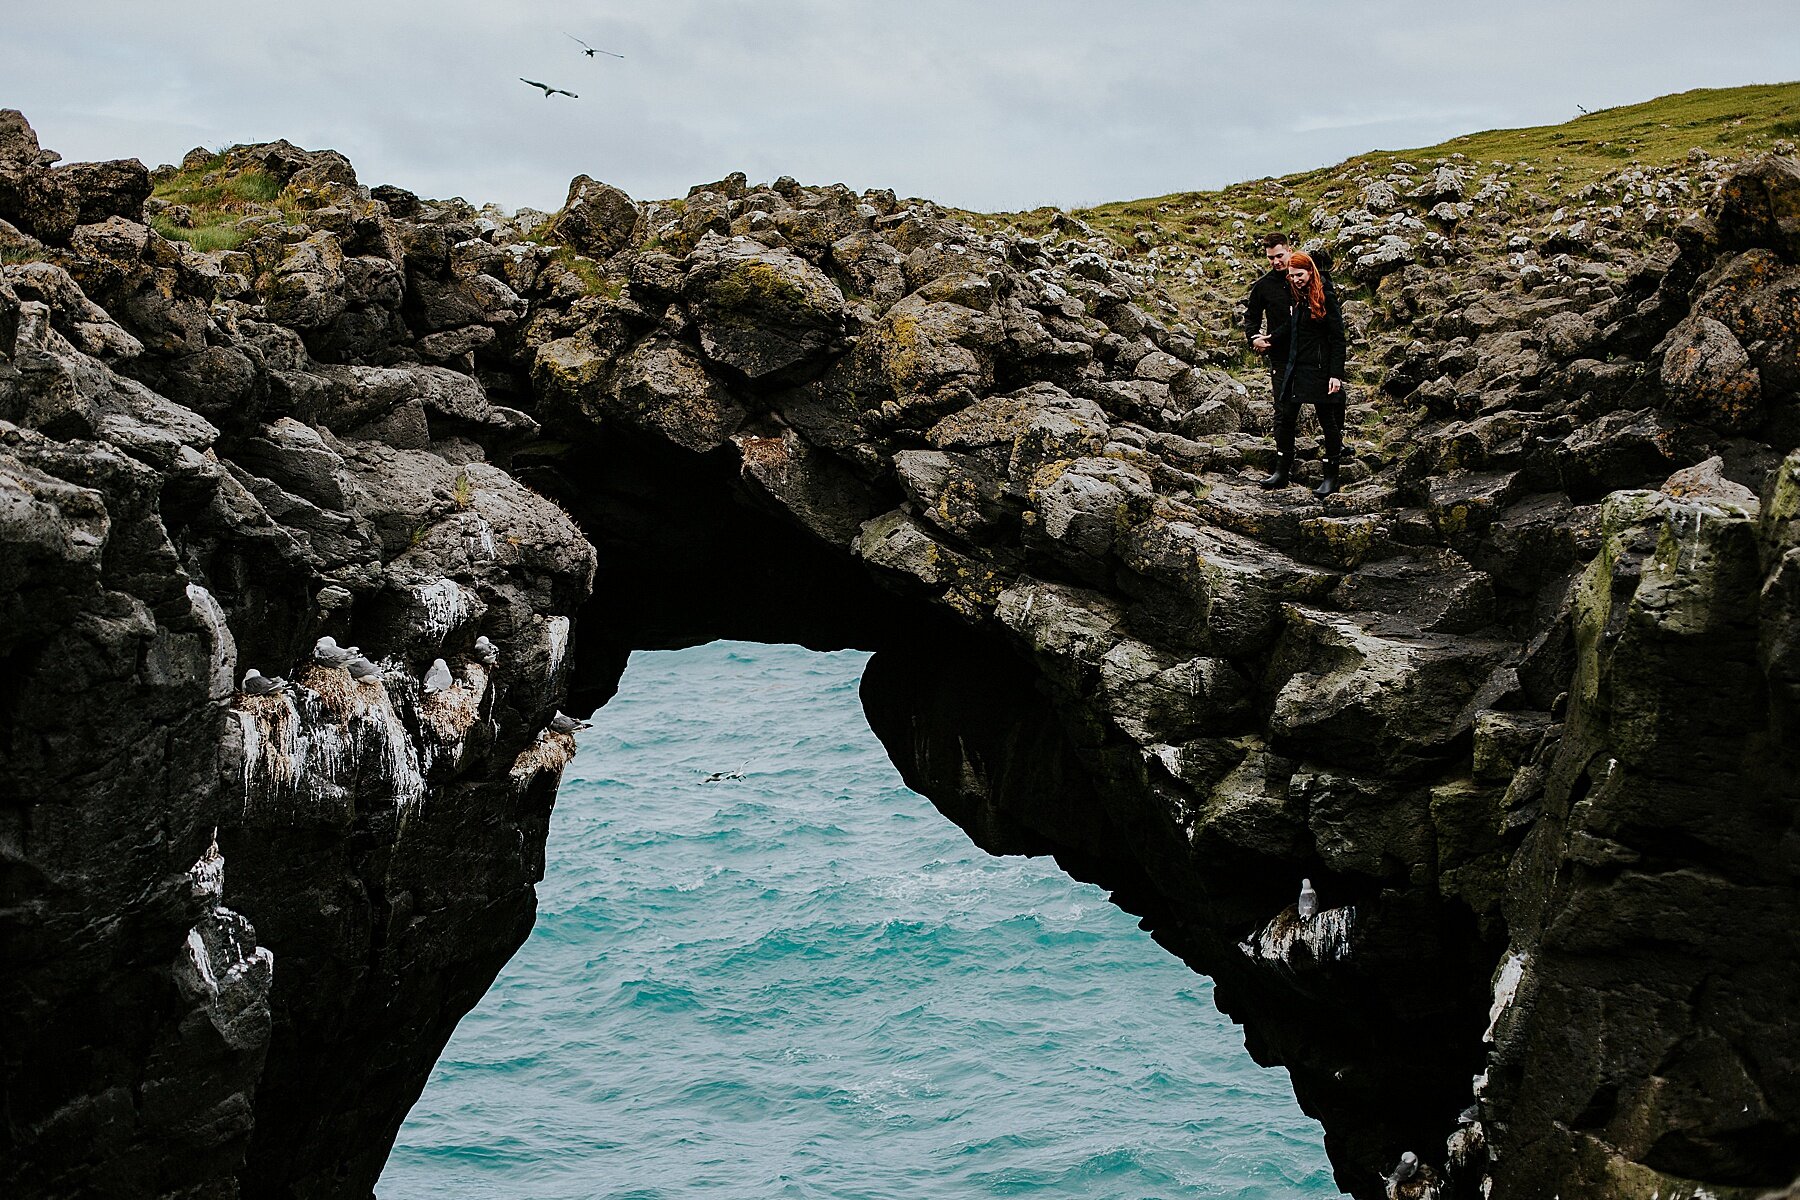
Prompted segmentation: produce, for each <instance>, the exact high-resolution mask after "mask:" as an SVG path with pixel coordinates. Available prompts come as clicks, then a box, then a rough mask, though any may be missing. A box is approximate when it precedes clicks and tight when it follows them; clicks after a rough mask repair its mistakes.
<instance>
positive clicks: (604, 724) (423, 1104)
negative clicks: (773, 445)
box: [378, 642, 1338, 1200]
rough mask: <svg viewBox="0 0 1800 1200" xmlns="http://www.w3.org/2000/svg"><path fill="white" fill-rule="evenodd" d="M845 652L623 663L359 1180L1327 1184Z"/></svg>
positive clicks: (1078, 892)
mask: <svg viewBox="0 0 1800 1200" xmlns="http://www.w3.org/2000/svg"><path fill="white" fill-rule="evenodd" d="M867 657H868V656H867V655H864V654H860V653H856V652H852V651H845V652H841V653H836V654H813V653H810V652H808V651H805V650H802V649H799V648H796V647H792V646H761V645H750V644H745V643H735V642H717V643H714V644H712V645H709V646H700V647H695V648H693V649H691V650H683V651H678V652H671V653H654V654H639V655H636V656H634V657H633V658H632V660H631V665H630V667H629V669H628V670H627V671H626V673H625V678H624V682H623V684H622V686H621V688H620V692H619V696H618V698H617V699H615V700H614V701H613V702H612V703H611V704H609V705H608V706H607V707H606V708H604V709H602V710H601V711H600V712H599V713H598V714H597V715H596V718H595V720H596V724H595V728H594V729H592V730H590V731H588V732H587V733H584V734H582V735H581V753H580V755H579V756H578V757H577V758H576V760H575V761H574V762H573V763H572V764H571V765H570V767H569V768H568V770H567V771H566V772H565V774H564V776H563V785H562V789H561V792H560V795H559V798H558V801H557V807H556V813H555V816H554V818H553V820H552V824H551V832H550V845H549V852H548V869H547V874H546V878H545V880H544V882H543V884H541V885H540V887H539V898H540V901H539V913H538V921H537V927H536V928H535V930H534V931H533V932H532V935H531V937H530V939H529V940H528V941H527V942H526V944H525V946H524V947H523V948H522V949H521V950H520V951H519V953H518V954H517V955H516V956H515V957H514V959H513V960H512V962H511V963H509V964H508V965H507V967H506V969H505V970H504V971H503V972H502V973H501V975H500V977H499V979H498V980H497V981H496V982H495V984H494V986H493V988H492V989H491V990H490V991H489V993H488V995H487V996H486V997H485V998H484V999H483V1000H482V1002H481V1004H480V1005H479V1006H477V1007H476V1009H475V1010H474V1011H473V1012H471V1013H470V1014H469V1015H468V1016H467V1017H466V1018H465V1019H464V1020H463V1022H462V1024H461V1026H460V1027H459V1028H458V1030H457V1033H456V1036H455V1037H454V1038H453V1039H452V1040H451V1042H450V1045H449V1048H448V1049H447V1050H446V1051H445V1054H444V1056H443V1058H442V1060H441V1061H440V1062H439V1063H438V1065H437V1068H436V1070H435V1072H434V1073H433V1075H432V1079H431V1082H430V1084H429V1085H428V1086H427V1087H426V1089H425V1093H424V1095H423V1097H422V1098H421V1099H420V1100H419V1103H418V1104H417V1105H416V1106H415V1107H414V1109H413V1111H412V1114H411V1116H410V1117H409V1119H408V1120H407V1123H406V1126H405V1127H404V1128H403V1129H402V1130H401V1132H400V1139H399V1142H398V1144H397V1145H396V1147H395V1149H394V1154H393V1157H392V1159H391V1160H390V1161H389V1164H388V1167H387V1170H386V1172H385V1174H384V1175H383V1176H382V1179H381V1183H380V1186H379V1189H378V1192H379V1195H380V1196H381V1197H382V1198H383V1200H420V1198H424V1197H452V1196H454V1197H469V1196H482V1197H516V1198H518V1200H527V1198H529V1200H552V1198H569V1200H576V1198H581V1200H585V1198H587V1197H610V1198H612V1200H683V1198H688V1197H709V1198H715V1200H727V1198H729V1200H736V1198H739V1197H742V1198H744V1200H762V1198H765V1197H770V1198H773V1197H794V1198H807V1200H813V1198H816V1200H890V1198H891V1200H918V1198H921V1197H924V1198H929V1200H965V1198H966V1200H974V1198H977V1197H995V1196H1007V1197H1014V1196H1044V1197H1058V1198H1063V1197H1069V1198H1082V1197H1088V1198H1093V1200H1147V1198H1151V1197H1156V1198H1162V1200H1176V1198H1179V1197H1210V1196H1232V1197H1247V1198H1256V1200H1262V1198H1267V1200H1275V1198H1277V1197H1279V1198H1281V1200H1291V1198H1293V1197H1309V1196H1336V1195H1338V1192H1337V1190H1336V1188H1334V1187H1333V1186H1332V1184H1331V1174H1330V1169H1329V1167H1328V1166H1327V1164H1326V1161H1325V1155H1324V1150H1323V1149H1322V1146H1321V1140H1320V1132H1319V1128H1318V1126H1317V1125H1315V1124H1314V1123H1313V1122H1312V1121H1310V1120H1308V1119H1307V1118H1306V1117H1305V1116H1303V1115H1302V1114H1301V1113H1300V1111H1299V1109H1298V1107H1297V1106H1296V1104H1295V1102H1294V1099H1293V1096H1292V1093H1291V1092H1290V1091H1289V1089H1288V1083H1287V1077H1286V1075H1285V1074H1284V1073H1282V1072H1280V1071H1265V1070H1262V1069H1259V1068H1258V1067H1257V1066H1256V1065H1255V1064H1254V1063H1252V1062H1251V1061H1250V1058H1249V1056H1248V1055H1247V1054H1246V1053H1245V1051H1244V1048H1243V1039H1242V1035H1241V1032H1240V1031H1239V1030H1238V1029H1237V1028H1236V1027H1234V1026H1233V1025H1232V1024H1231V1023H1230V1022H1229V1021H1228V1020H1226V1019H1225V1018H1224V1017H1223V1016H1221V1015H1220V1014H1219V1013H1218V1011H1217V1010H1216V1009H1215V1008H1214V1007H1213V1004H1212V998H1211V995H1210V984H1209V983H1208V981H1207V980H1206V979H1205V978H1203V977H1201V976H1198V975H1195V974H1192V973H1191V972H1189V971H1188V970H1187V969H1186V968H1185V967H1184V966H1182V965H1181V963H1180V962H1178V961H1177V960H1176V959H1174V958H1172V957H1171V956H1169V955H1168V954H1167V953H1165V952H1164V951H1162V950H1161V949H1159V948H1158V947H1157V946H1156V945H1155V944H1154V943H1153V942H1152V941H1151V940H1150V938H1149V936H1148V935H1146V934H1144V933H1142V932H1140V931H1139V930H1138V929H1137V927H1136V924H1135V922H1134V921H1133V919H1132V918H1131V917H1130V916H1128V915H1127V914H1125V913H1123V912H1121V911H1119V910H1118V909H1116V908H1114V907H1112V906H1111V905H1110V904H1108V903H1107V901H1106V899H1105V895H1104V893H1102V892H1101V891H1100V890H1099V889H1098V888H1095V887H1093V886H1091V885H1088V884H1080V883H1076V882H1074V881H1072V880H1070V879H1068V878H1067V877H1066V876H1064V875H1062V874H1061V873H1060V872H1059V871H1058V870H1057V869H1056V867H1055V865H1054V864H1053V863H1051V862H1050V861H1049V860H1047V859H1035V860H1034V859H1017V858H1009V859H995V858H989V857H988V856H987V855H985V854H983V853H982V852H981V851H980V850H977V849H976V848H975V847H974V846H973V845H972V844H971V843H970V842H969V841H968V839H967V838H966V837H965V836H964V835H963V834H962V832H961V831H960V830H958V829H957V828H956V827H955V826H953V825H951V824H950V823H949V822H948V821H947V820H945V819H944V818H943V817H941V816H939V815H938V813H937V812H936V810H934V809H933V808H932V807H931V805H930V804H929V803H928V802H927V801H926V800H924V799H923V798H921V797H919V796H917V795H915V794H914V793H912V792H910V791H908V790H907V789H906V787H905V786H904V785H903V784H902V783H901V782H900V777H899V774H898V773H897V772H896V771H895V769H894V767H893V765H892V764H891V763H890V762H889V761H888V759H887V755H886V753H885V752H884V751H883V750H882V748H881V745H880V743H879V742H877V741H876V739H875V736H874V734H873V733H871V732H870V731H869V728H868V725H867V723H866V722H865V720H864V718H863V715H862V707H861V705H860V704H859V703H858V701H857V696H856V688H857V681H858V679H859V678H860V677H861V674H862V668H863V664H864V663H865V662H866V661H867ZM738 768H741V770H742V775H743V778H742V779H725V780H720V781H718V782H714V783H707V782H705V779H706V776H707V775H708V774H709V773H712V772H720V771H725V772H730V771H733V770H734V769H738Z"/></svg>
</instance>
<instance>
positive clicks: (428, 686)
mask: <svg viewBox="0 0 1800 1200" xmlns="http://www.w3.org/2000/svg"><path fill="white" fill-rule="evenodd" d="M455 682H456V679H455V677H454V676H452V675H451V674H450V664H449V663H447V662H445V661H444V660H443V659H441V658H434V659H432V660H431V669H430V670H429V671H427V672H425V694H426V695H427V696H431V695H435V694H436V693H438V692H447V691H449V690H450V685H451V684H453V683H455Z"/></svg>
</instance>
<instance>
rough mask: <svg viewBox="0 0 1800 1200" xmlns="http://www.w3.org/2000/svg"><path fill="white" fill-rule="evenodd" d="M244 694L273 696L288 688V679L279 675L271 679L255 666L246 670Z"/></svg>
mask: <svg viewBox="0 0 1800 1200" xmlns="http://www.w3.org/2000/svg"><path fill="white" fill-rule="evenodd" d="M243 690H244V694H245V695H247V696H272V695H274V694H275V693H276V692H285V691H286V690H287V680H285V679H283V678H281V676H279V675H277V676H276V677H275V678H273V679H270V678H269V677H268V676H267V675H264V674H263V673H262V672H261V671H259V670H257V669H256V668H255V667H251V668H250V669H249V670H248V671H245V672H244V689H243Z"/></svg>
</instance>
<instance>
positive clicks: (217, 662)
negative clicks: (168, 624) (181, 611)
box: [187, 583, 237, 700]
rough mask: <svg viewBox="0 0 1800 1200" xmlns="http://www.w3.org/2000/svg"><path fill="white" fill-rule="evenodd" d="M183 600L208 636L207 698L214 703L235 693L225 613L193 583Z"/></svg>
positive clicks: (232, 640)
mask: <svg viewBox="0 0 1800 1200" xmlns="http://www.w3.org/2000/svg"><path fill="white" fill-rule="evenodd" d="M187 597H188V603H189V604H192V605H193V606H194V614H195V615H196V616H197V617H199V619H200V623H201V624H202V625H204V626H206V629H207V632H208V633H210V634H211V635H212V661H211V663H210V664H209V669H208V675H207V689H206V691H207V695H209V696H211V697H212V698H213V699H214V700H223V699H224V698H225V697H227V696H229V695H231V693H232V692H233V691H234V690H236V689H235V686H234V683H233V681H234V680H235V679H236V678H237V640H236V639H235V638H233V637H232V636H231V626H229V625H227V624H226V623H225V610H224V609H223V608H222V607H220V605H219V602H218V600H216V599H215V598H214V597H213V594H212V593H211V592H209V591H207V590H206V589H205V588H203V587H201V586H200V585H199V584H197V583H190V584H188V585H187Z"/></svg>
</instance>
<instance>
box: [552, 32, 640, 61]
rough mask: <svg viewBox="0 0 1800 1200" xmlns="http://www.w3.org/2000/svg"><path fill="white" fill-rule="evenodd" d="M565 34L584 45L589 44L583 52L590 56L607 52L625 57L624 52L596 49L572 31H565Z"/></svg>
mask: <svg viewBox="0 0 1800 1200" xmlns="http://www.w3.org/2000/svg"><path fill="white" fill-rule="evenodd" d="M563 36H564V37H566V38H568V39H569V40H570V41H571V42H581V44H582V45H583V46H587V49H586V50H584V51H583V52H582V53H584V54H586V55H587V56H588V57H589V58H592V57H594V55H596V54H607V55H611V56H612V57H613V58H624V57H625V56H624V55H623V54H613V52H612V51H611V50H596V49H595V48H594V47H592V46H588V44H587V43H586V42H582V41H581V39H580V38H578V37H576V36H575V35H574V34H572V33H568V32H564V33H563Z"/></svg>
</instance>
